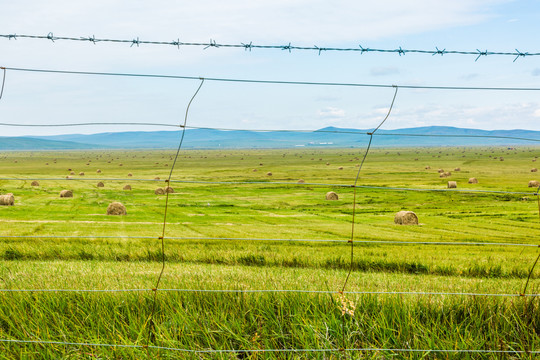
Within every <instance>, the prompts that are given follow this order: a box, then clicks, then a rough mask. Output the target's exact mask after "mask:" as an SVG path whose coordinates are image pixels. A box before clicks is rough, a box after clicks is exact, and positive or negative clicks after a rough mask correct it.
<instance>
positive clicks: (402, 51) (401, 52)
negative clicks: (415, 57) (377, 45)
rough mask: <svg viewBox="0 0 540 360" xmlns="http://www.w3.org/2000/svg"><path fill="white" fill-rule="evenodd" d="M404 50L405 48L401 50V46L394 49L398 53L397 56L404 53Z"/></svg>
mask: <svg viewBox="0 0 540 360" xmlns="http://www.w3.org/2000/svg"><path fill="white" fill-rule="evenodd" d="M406 51H407V50H403V49H402V48H401V46H400V47H399V49H396V52H397V53H398V54H399V56H401V55H405V53H406Z"/></svg>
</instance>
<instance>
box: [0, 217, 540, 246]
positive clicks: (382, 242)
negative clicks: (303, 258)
mask: <svg viewBox="0 0 540 360" xmlns="http://www.w3.org/2000/svg"><path fill="white" fill-rule="evenodd" d="M169 224H172V223H169ZM155 238H156V237H155V236H124V235H118V236H103V235H95V236H74V235H64V236H62V235H57V236H48V235H43V236H42V235H0V239H72V240H73V239H119V240H120V239H121V240H126V239H139V240H140V239H153V240H155ZM165 240H200V241H209V240H216V241H272V242H276V241H282V242H313V243H335V244H341V245H347V246H348V245H349V243H348V241H344V240H332V239H274V238H235V237H169V236H166V237H165ZM354 242H355V243H356V244H380V245H432V246H502V247H540V246H539V245H538V244H523V243H496V242H465V241H394V240H354Z"/></svg>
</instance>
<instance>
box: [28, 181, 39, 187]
mask: <svg viewBox="0 0 540 360" xmlns="http://www.w3.org/2000/svg"><path fill="white" fill-rule="evenodd" d="M30 185H32V186H39V182H38V181H37V180H34V181H32V183H31V184H30Z"/></svg>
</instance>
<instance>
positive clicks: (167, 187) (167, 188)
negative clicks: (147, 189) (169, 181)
mask: <svg viewBox="0 0 540 360" xmlns="http://www.w3.org/2000/svg"><path fill="white" fill-rule="evenodd" d="M163 191H164V192H166V193H167V194H174V189H173V188H172V187H170V186H166V187H165V188H164V189H163Z"/></svg>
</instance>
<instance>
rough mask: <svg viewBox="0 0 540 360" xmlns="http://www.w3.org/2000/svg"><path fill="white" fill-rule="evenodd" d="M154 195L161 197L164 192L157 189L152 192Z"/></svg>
mask: <svg viewBox="0 0 540 360" xmlns="http://www.w3.org/2000/svg"><path fill="white" fill-rule="evenodd" d="M154 194H156V195H163V194H165V190H163V188H157V189H156V190H154Z"/></svg>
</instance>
